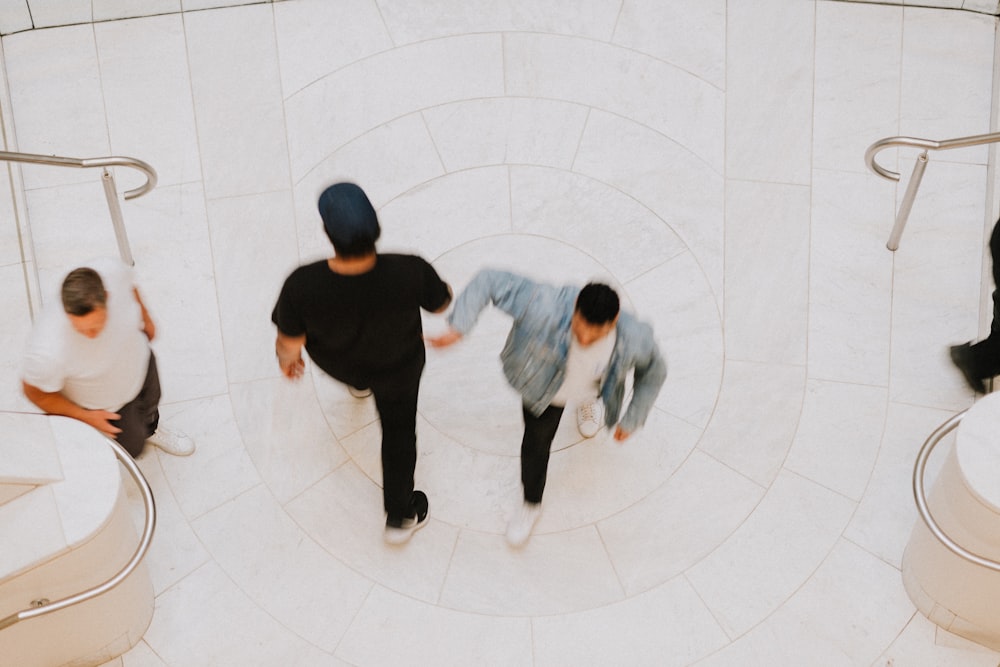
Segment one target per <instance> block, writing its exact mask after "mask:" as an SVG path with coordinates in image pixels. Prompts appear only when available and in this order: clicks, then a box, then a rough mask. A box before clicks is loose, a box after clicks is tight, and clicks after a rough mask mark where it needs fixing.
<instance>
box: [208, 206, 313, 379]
mask: <svg viewBox="0 0 1000 667" xmlns="http://www.w3.org/2000/svg"><path fill="white" fill-rule="evenodd" d="M208 225H209V230H210V233H211V244H212V260H213V265H214V266H215V287H216V292H217V294H218V299H219V304H220V306H219V313H220V321H221V326H222V340H223V345H224V349H225V354H226V373H227V377H228V378H229V381H230V382H244V381H247V380H255V379H258V378H264V377H274V376H275V375H278V374H279V373H280V370H279V369H278V362H277V361H276V360H275V356H274V339H275V335H276V329H275V327H274V325H273V324H272V323H271V311H272V310H273V309H274V304H275V302H276V301H277V299H278V294H279V293H280V292H281V286H282V284H283V283H284V281H285V278H287V277H288V274H289V273H291V272H292V271H293V270H294V269H295V266H296V264H298V252H297V248H296V240H295V232H294V229H295V227H294V220H293V213H292V202H291V197H290V193H289V192H288V191H287V190H285V191H278V192H269V193H263V194H257V195H251V196H248V197H237V198H232V199H217V200H210V201H209V202H208ZM250 230H253V232H252V233H250Z"/></svg>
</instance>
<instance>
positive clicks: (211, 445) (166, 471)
mask: <svg viewBox="0 0 1000 667" xmlns="http://www.w3.org/2000/svg"><path fill="white" fill-rule="evenodd" d="M160 421H161V422H162V423H163V424H164V425H167V426H169V427H170V428H172V429H176V430H178V431H181V432H183V433H186V434H187V435H189V436H190V437H191V438H193V439H194V441H195V443H196V446H197V449H196V450H195V453H194V454H193V455H192V456H171V455H170V454H166V453H164V452H162V451H159V450H154V451H156V454H157V457H158V458H159V461H160V466H161V467H162V469H163V476H164V478H165V479H166V481H167V484H169V486H170V491H171V494H172V495H173V497H174V499H175V500H176V501H177V505H178V506H179V507H180V509H181V512H183V514H184V516H185V517H187V518H188V519H189V520H193V519H196V518H198V517H200V516H201V515H203V514H205V513H206V512H208V511H210V510H213V509H215V508H216V507H218V506H219V505H222V504H223V503H225V502H227V501H228V500H230V499H231V498H235V497H236V496H238V495H239V494H241V493H243V492H244V491H246V490H248V489H250V488H252V487H254V486H256V485H258V484H260V482H261V477H260V474H259V473H258V472H257V469H256V467H255V466H254V463H253V460H252V459H251V458H250V455H249V453H248V452H247V450H246V447H245V446H244V442H243V437H242V435H241V434H240V431H239V428H238V427H237V424H236V418H235V416H234V415H233V407H232V404H231V402H230V397H229V395H228V393H226V394H222V395H219V396H212V397H210V398H205V399H198V400H193V401H184V402H180V403H173V404H170V405H165V406H161V407H160Z"/></svg>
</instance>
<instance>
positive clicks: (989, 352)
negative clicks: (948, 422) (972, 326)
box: [970, 220, 1000, 379]
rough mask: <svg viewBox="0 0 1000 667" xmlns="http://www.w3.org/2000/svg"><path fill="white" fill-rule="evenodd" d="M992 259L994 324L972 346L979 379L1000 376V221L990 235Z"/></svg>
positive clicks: (975, 368) (973, 368)
mask: <svg viewBox="0 0 1000 667" xmlns="http://www.w3.org/2000/svg"><path fill="white" fill-rule="evenodd" d="M990 257H991V258H992V261H993V286H994V288H995V289H994V290H993V323H992V324H991V325H990V335H989V336H987V337H986V338H984V339H983V340H981V341H980V342H978V343H976V344H975V345H973V346H972V348H971V350H970V352H971V353H972V356H971V360H972V364H971V365H972V372H973V374H974V375H975V376H976V377H978V378H979V379H986V378H991V377H994V376H995V375H1000V220H997V222H996V224H995V225H994V226H993V233H992V234H991V235H990Z"/></svg>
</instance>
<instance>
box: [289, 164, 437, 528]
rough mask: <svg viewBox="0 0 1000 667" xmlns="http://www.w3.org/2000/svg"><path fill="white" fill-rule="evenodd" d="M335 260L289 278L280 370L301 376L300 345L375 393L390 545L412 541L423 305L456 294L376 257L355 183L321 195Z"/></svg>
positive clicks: (420, 502)
mask: <svg viewBox="0 0 1000 667" xmlns="http://www.w3.org/2000/svg"><path fill="white" fill-rule="evenodd" d="M319 212H320V216H321V217H322V218H323V227H324V229H325V230H326V235H327V236H328V237H329V238H330V242H331V243H332V244H333V249H334V257H332V258H330V259H327V260H322V261H319V262H314V263H312V264H307V265H305V266H300V267H299V268H297V269H296V270H295V271H293V272H292V274H291V275H290V276H288V278H287V279H286V280H285V284H284V286H283V287H282V289H281V295H280V296H279V297H278V303H277V305H275V307H274V312H273V313H272V314H271V321H272V322H274V324H275V325H276V326H277V327H278V338H277V341H276V343H275V348H276V350H277V353H278V364H279V366H280V367H281V372H282V373H283V374H284V375H285V377H287V378H289V379H293V380H294V379H296V378H298V377H300V376H301V375H302V371H303V369H304V363H303V361H302V348H303V347H305V349H306V352H308V353H309V357H310V358H311V359H312V360H313V362H314V363H315V364H316V365H317V366H319V367H320V368H321V369H323V371H325V372H326V373H327V374H328V375H330V376H331V377H333V378H334V379H337V380H340V381H341V382H343V383H345V384H347V385H349V386H351V387H353V388H358V389H371V392H372V394H373V395H374V397H375V407H376V408H377V409H378V413H379V417H380V419H381V422H382V497H383V502H384V504H385V511H386V521H385V539H386V542H388V543H390V544H402V543H403V542H406V541H407V540H408V539H409V538H410V536H411V535H412V534H413V532H414V531H415V530H417V529H418V528H420V527H422V526H424V525H426V522H427V516H428V501H427V496H426V495H425V494H424V492H423V491H418V490H414V488H413V471H414V467H415V466H416V462H417V436H416V419H417V394H418V391H419V388H420V376H421V374H422V373H423V369H424V358H425V350H424V341H423V332H422V328H421V322H420V309H421V308H423V309H424V310H427V311H430V312H433V313H441V312H444V310H445V309H446V308H447V307H448V304H449V303H450V302H451V288H450V287H449V286H448V284H447V283H445V282H444V281H442V280H441V278H439V277H438V274H437V272H435V271H434V268H433V267H432V266H431V265H430V264H429V263H427V262H426V261H425V260H424V259H422V258H420V257H417V256H414V255H395V254H377V253H376V252H375V241H377V240H378V237H379V235H380V233H381V228H380V227H379V223H378V217H377V215H376V214H375V209H374V208H373V207H372V205H371V202H370V201H369V200H368V197H367V196H366V195H365V193H364V191H363V190H362V189H361V188H359V187H358V186H357V185H354V184H353V183H338V184H336V185H332V186H330V187H329V188H327V189H326V190H325V191H324V192H323V194H322V195H320V198H319Z"/></svg>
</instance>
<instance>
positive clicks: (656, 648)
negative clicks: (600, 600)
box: [532, 577, 728, 667]
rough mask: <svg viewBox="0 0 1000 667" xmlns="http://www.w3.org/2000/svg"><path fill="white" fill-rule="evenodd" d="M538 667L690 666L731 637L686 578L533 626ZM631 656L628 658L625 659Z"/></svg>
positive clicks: (536, 621) (534, 623)
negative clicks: (562, 666)
mask: <svg viewBox="0 0 1000 667" xmlns="http://www.w3.org/2000/svg"><path fill="white" fill-rule="evenodd" d="M532 630H533V637H534V639H535V643H536V649H535V661H534V664H535V665H538V666H539V667H541V666H543V665H553V666H555V665H567V664H572V665H611V664H617V663H619V662H620V661H622V660H623V659H624V660H627V661H628V664H629V665H636V666H638V665H649V666H651V667H652V666H653V665H656V666H657V667H666V666H669V665H677V666H678V667H680V666H681V665H690V664H692V663H693V662H694V661H696V660H697V659H698V658H701V657H702V656H705V655H708V654H710V653H711V652H713V651H715V650H717V649H720V648H722V647H723V646H725V645H726V644H727V643H728V638H727V637H726V635H725V633H724V632H723V631H722V628H721V627H719V624H718V623H717V622H716V620H715V619H714V618H713V617H712V614H711V612H710V611H709V610H708V608H707V607H706V606H705V605H704V603H703V602H702V601H701V600H700V599H699V598H698V595H697V593H696V592H695V591H694V590H693V589H692V588H691V586H690V585H689V584H688V583H687V582H686V581H684V579H683V578H680V577H678V578H675V579H672V580H671V581H669V582H667V583H665V584H663V585H661V586H659V587H657V588H655V589H653V590H651V591H649V592H646V593H643V594H641V595H636V596H634V597H630V598H629V599H628V600H625V601H624V602H619V603H616V604H610V605H607V606H605V607H601V608H598V609H593V610H590V611H584V612H579V613H575V614H565V615H561V616H545V617H541V618H536V619H534V620H533V622H532ZM626 656H627V657H626Z"/></svg>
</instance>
